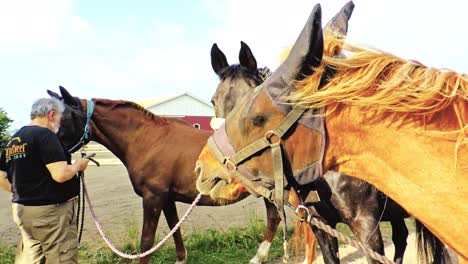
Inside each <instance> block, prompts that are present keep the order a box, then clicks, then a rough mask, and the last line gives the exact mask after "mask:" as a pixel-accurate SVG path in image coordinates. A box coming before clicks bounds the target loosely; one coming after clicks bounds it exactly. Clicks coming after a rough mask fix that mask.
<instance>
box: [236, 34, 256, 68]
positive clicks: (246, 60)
mask: <svg viewBox="0 0 468 264" xmlns="http://www.w3.org/2000/svg"><path fill="white" fill-rule="evenodd" d="M239 62H240V65H241V66H243V67H245V68H247V69H248V70H249V71H250V72H256V71H257V61H256V60H255V57H254V55H253V54H252V51H251V50H250V48H249V46H248V45H247V44H245V42H243V41H241V49H240V52H239Z"/></svg>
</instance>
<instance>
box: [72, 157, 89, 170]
mask: <svg viewBox="0 0 468 264" xmlns="http://www.w3.org/2000/svg"><path fill="white" fill-rule="evenodd" d="M88 163H89V159H87V158H78V159H77V160H76V161H75V163H73V166H74V167H75V168H76V170H77V171H84V170H85V169H86V168H87V167H88Z"/></svg>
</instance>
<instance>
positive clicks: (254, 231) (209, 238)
mask: <svg viewBox="0 0 468 264" xmlns="http://www.w3.org/2000/svg"><path fill="white" fill-rule="evenodd" d="M406 225H407V226H408V229H409V230H410V232H411V231H414V223H413V220H407V221H406ZM280 227H281V226H280ZM265 228H266V225H265V223H264V221H263V220H261V219H258V218H256V217H254V218H253V219H252V220H251V221H250V224H249V225H248V226H247V227H245V228H243V227H231V228H228V229H226V230H224V231H223V230H216V229H208V230H203V231H199V232H193V233H191V234H188V235H186V236H185V237H184V244H185V247H186V249H187V252H188V261H187V263H189V264H190V263H229V264H231V263H232V264H235V263H248V261H249V260H250V259H251V258H252V257H253V256H254V255H255V253H256V250H257V248H258V245H259V243H260V242H261V241H262V237H263V233H264V232H265ZM380 228H381V231H382V234H383V236H384V239H385V240H387V241H388V240H389V239H390V241H391V226H390V224H389V223H387V222H386V223H381V224H380ZM337 229H338V230H339V231H340V232H343V233H345V234H346V235H349V236H353V235H352V233H351V231H350V229H349V228H348V227H347V226H345V225H343V224H338V226H337ZM127 231H128V232H127V234H126V239H125V241H127V242H125V243H124V244H123V245H120V247H119V249H120V250H121V251H124V252H126V253H129V254H135V253H138V252H140V242H139V240H140V235H139V232H138V228H137V226H136V221H132V220H127ZM292 236H293V234H292V230H289V237H290V241H289V245H290V250H289V253H290V255H294V241H293V240H294V239H292ZM282 237H283V234H282V230H281V228H278V233H277V235H276V237H275V239H274V240H273V244H272V246H271V249H270V255H269V259H270V260H280V259H281V258H282V256H283V249H282ZM160 239H161V237H156V239H155V241H156V242H158V241H159V240H160ZM102 245H103V246H102V247H99V248H96V247H93V248H90V247H88V246H87V245H86V244H82V245H81V248H80V256H79V263H83V264H120V263H137V261H129V260H126V259H123V258H120V257H119V256H117V255H115V254H114V253H113V252H112V251H111V250H110V249H108V248H107V247H106V246H104V243H102ZM14 256H15V248H14V247H9V246H5V245H2V244H0V264H13V263H14ZM175 259H176V254H175V249H174V243H173V240H172V238H171V239H170V240H169V241H168V242H167V243H166V245H164V246H163V247H162V248H160V249H159V250H157V251H156V252H155V253H153V254H152V256H151V259H150V263H152V264H169V263H171V264H172V263H174V262H175Z"/></svg>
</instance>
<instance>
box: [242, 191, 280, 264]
mask: <svg viewBox="0 0 468 264" xmlns="http://www.w3.org/2000/svg"><path fill="white" fill-rule="evenodd" d="M263 201H264V202H265V208H266V213H267V227H266V231H265V234H264V235H263V241H262V243H260V246H259V247H258V250H257V254H255V256H254V257H253V258H252V259H251V260H250V261H249V263H250V264H260V263H263V262H264V261H265V260H267V258H268V252H269V251H270V246H271V241H273V238H274V237H275V234H276V229H277V228H278V225H279V223H280V222H281V218H280V216H279V213H278V210H277V209H276V207H275V205H274V204H272V203H271V202H270V201H268V200H267V199H263Z"/></svg>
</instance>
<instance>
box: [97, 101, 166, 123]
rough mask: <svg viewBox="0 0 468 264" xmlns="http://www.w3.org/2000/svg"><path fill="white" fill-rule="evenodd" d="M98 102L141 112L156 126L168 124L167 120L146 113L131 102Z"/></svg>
mask: <svg viewBox="0 0 468 264" xmlns="http://www.w3.org/2000/svg"><path fill="white" fill-rule="evenodd" d="M100 101H102V102H105V103H106V104H109V105H111V107H112V108H133V109H135V110H138V111H141V112H142V113H143V114H144V115H145V117H147V118H148V119H150V120H151V121H154V122H155V123H156V124H157V125H166V124H167V123H168V119H167V118H166V117H162V116H158V115H156V114H154V113H152V112H151V111H148V110H147V109H146V108H144V107H143V106H141V105H139V104H137V103H134V102H131V101H124V100H108V99H100Z"/></svg>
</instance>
